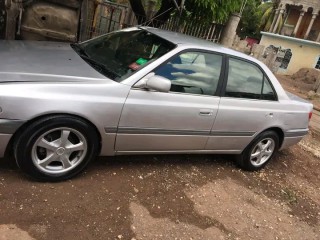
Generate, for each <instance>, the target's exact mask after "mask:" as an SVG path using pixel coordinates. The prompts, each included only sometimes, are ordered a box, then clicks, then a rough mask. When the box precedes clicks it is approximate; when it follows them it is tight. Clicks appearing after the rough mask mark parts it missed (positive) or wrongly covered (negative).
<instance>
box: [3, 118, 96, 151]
mask: <svg viewBox="0 0 320 240" xmlns="http://www.w3.org/2000/svg"><path fill="white" fill-rule="evenodd" d="M51 116H61V117H68V116H69V117H76V118H79V119H81V120H83V121H85V122H86V123H87V124H89V125H90V126H91V127H93V129H94V130H95V131H96V134H97V136H98V137H99V142H100V146H99V151H101V140H102V138H101V133H100V132H99V130H98V128H97V127H96V125H95V124H93V123H92V122H91V121H90V120H88V119H87V118H85V117H83V116H79V115H76V114H70V113H49V114H43V115H39V116H36V117H34V118H32V119H29V120H28V121H26V122H25V123H24V124H22V125H21V126H20V127H19V128H18V129H17V130H16V131H15V133H14V134H13V135H12V137H11V139H10V141H9V143H8V145H7V147H6V150H5V156H10V155H11V154H12V153H13V145H14V142H15V141H16V139H17V137H19V135H20V134H21V133H22V132H23V131H24V130H25V129H26V128H27V127H28V126H30V124H32V123H34V122H36V121H38V120H39V119H42V118H45V117H51Z"/></svg>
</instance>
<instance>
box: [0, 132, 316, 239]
mask: <svg viewBox="0 0 320 240" xmlns="http://www.w3.org/2000/svg"><path fill="white" fill-rule="evenodd" d="M308 138H310V139H308V141H307V142H310V141H311V142H314V141H316V140H317V141H319V140H320V138H319V136H318V135H316V134H314V133H313V134H310V135H309V136H308ZM0 172H1V174H0V232H2V234H0V239H1V240H3V239H32V238H34V239H320V225H319V220H320V159H319V158H317V157H315V156H314V155H313V154H312V153H310V152H307V151H305V148H303V147H302V146H299V145H297V146H294V147H292V148H290V149H288V150H284V151H282V152H280V153H278V155H277V156H276V158H275V159H274V161H273V162H271V163H270V164H269V166H267V167H266V168H265V169H264V170H263V171H260V172H255V173H251V172H244V171H241V170H239V169H237V167H236V166H235V164H234V161H233V158H232V157H231V156H210V155H163V156H133V157H128V156H125V157H110V158H100V159H97V160H96V161H95V162H93V163H92V164H91V166H90V167H89V168H88V170H87V171H86V172H85V173H83V174H82V175H80V176H79V177H77V178H75V179H73V180H69V181H66V182H61V183H38V182H35V181H33V180H32V179H29V178H27V177H25V176H24V175H23V174H22V173H21V172H20V171H19V170H18V169H17V167H16V166H15V165H14V164H13V163H12V162H10V161H9V159H4V160H2V161H1V162H0ZM16 236H19V237H16Z"/></svg>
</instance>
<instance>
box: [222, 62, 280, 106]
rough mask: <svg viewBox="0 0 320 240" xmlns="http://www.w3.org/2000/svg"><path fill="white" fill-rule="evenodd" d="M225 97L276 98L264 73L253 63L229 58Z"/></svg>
mask: <svg viewBox="0 0 320 240" xmlns="http://www.w3.org/2000/svg"><path fill="white" fill-rule="evenodd" d="M225 96H226V97H236V98H248V99H263V100H276V95H275V93H274V90H273V88H272V87H271V84H270V82H269V81H268V79H267V78H266V77H265V75H264V73H263V72H262V71H261V70H260V69H259V68H258V67H257V66H256V65H254V64H251V63H249V62H246V61H243V60H239V59H234V58H230V59H229V71H228V82H227V87H226V92H225Z"/></svg>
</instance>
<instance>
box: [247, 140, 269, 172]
mask: <svg viewBox="0 0 320 240" xmlns="http://www.w3.org/2000/svg"><path fill="white" fill-rule="evenodd" d="M274 149H275V142H274V140H273V139H272V138H265V139H263V140H261V141H260V142H259V143H257V144H256V145H255V146H254V148H253V149H252V152H251V154H250V162H251V164H252V165H253V166H255V167H260V166H261V165H263V164H264V163H266V162H267V161H268V160H269V159H270V157H271V156H272V154H273V152H274Z"/></svg>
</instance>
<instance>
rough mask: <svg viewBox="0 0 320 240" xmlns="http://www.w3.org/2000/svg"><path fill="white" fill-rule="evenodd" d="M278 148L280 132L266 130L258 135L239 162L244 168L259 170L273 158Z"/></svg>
mask: <svg viewBox="0 0 320 240" xmlns="http://www.w3.org/2000/svg"><path fill="white" fill-rule="evenodd" d="M278 148H279V136H278V134H277V133H276V132H274V131H265V132H263V133H261V134H260V135H259V136H258V137H256V138H255V139H254V140H253V141H252V142H251V144H250V145H249V146H248V147H247V148H246V149H245V150H244V151H243V153H242V154H241V155H240V156H239V157H238V164H239V166H240V167H241V168H242V169H244V170H248V171H255V170H259V169H261V168H263V167H264V166H265V165H266V164H267V163H268V162H269V161H270V160H271V159H272V157H273V156H274V154H275V152H276V151H277V150H278Z"/></svg>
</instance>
